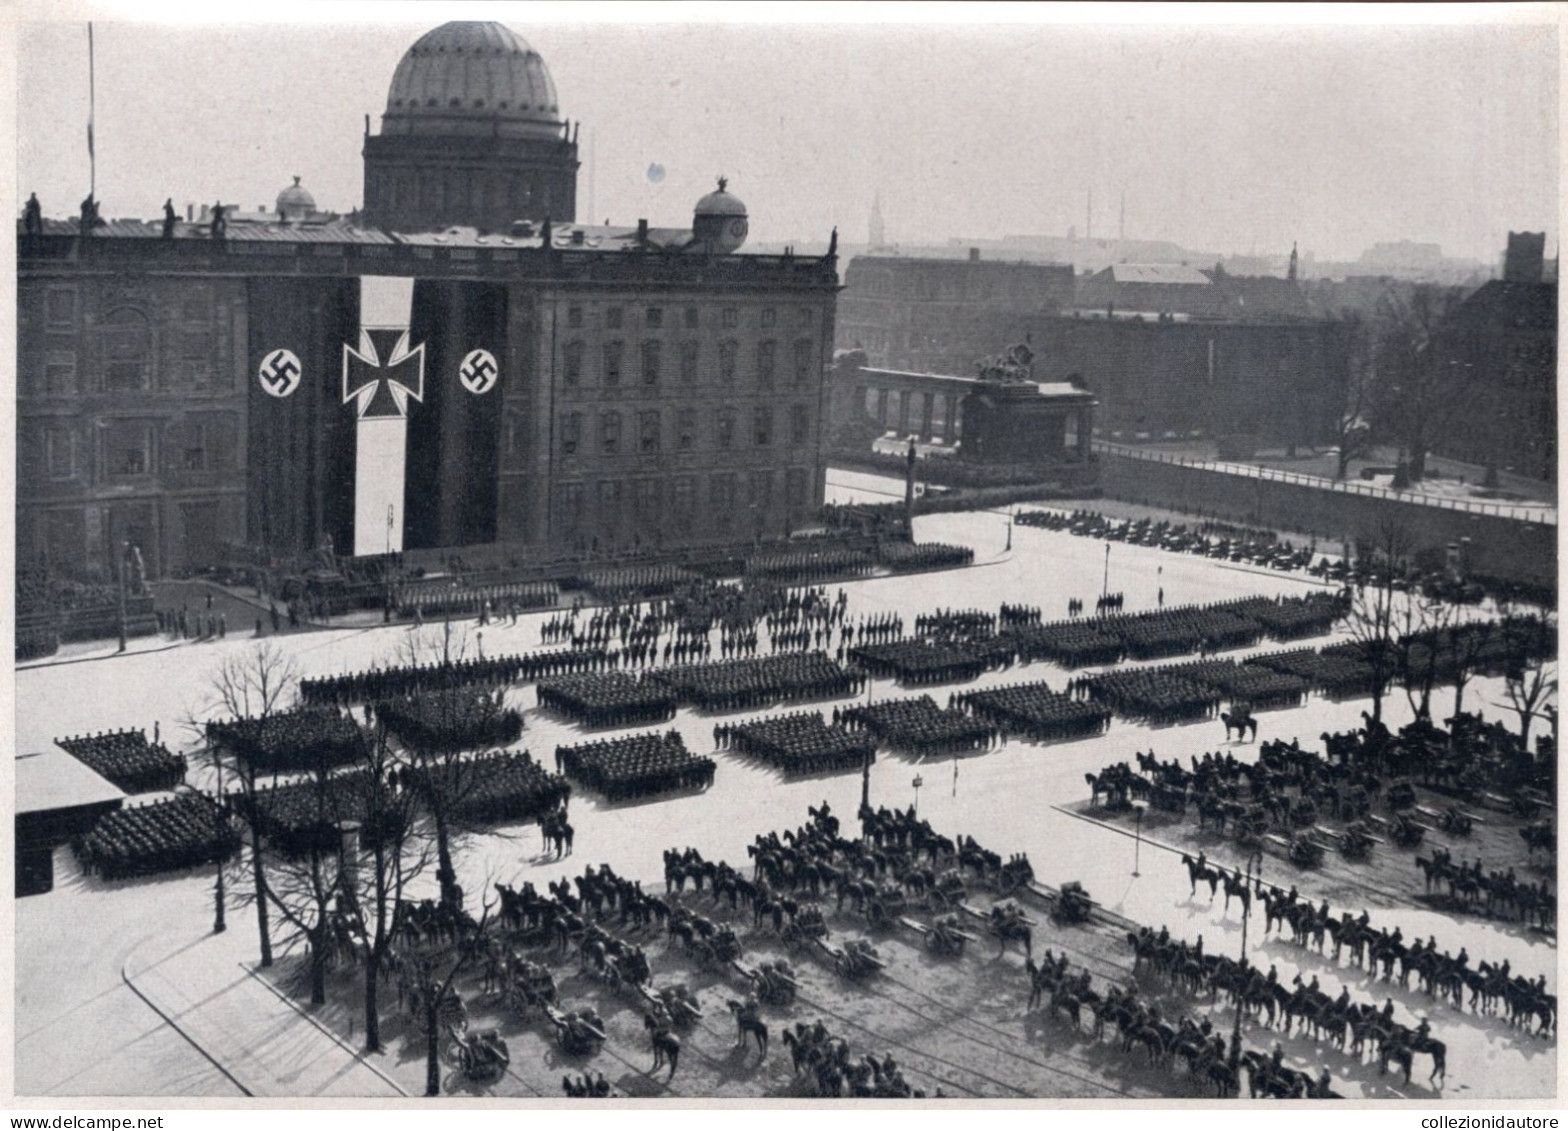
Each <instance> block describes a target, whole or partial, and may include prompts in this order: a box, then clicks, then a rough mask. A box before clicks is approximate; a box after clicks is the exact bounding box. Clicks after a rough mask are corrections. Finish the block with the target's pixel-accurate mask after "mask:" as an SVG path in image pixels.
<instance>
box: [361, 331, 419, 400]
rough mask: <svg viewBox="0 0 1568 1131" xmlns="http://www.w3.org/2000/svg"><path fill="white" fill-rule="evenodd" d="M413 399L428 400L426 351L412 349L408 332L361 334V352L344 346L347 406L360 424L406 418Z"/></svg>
mask: <svg viewBox="0 0 1568 1131" xmlns="http://www.w3.org/2000/svg"><path fill="white" fill-rule="evenodd" d="M409 397H413V398H414V399H415V400H416V401H420V402H423V401H424V399H425V347H424V345H423V343H421V344H420V345H418V346H415V347H414V348H413V349H409V348H408V331H407V330H398V329H391V330H387V329H378V330H361V331H360V332H359V348H358V349H357V350H356V349H355V348H354V347H353V346H350V345H347V344H345V345H344V346H343V403H344V404H348V403H349V402H350V401H355V402H356V403H357V407H358V410H359V419H360V420H372V419H378V418H379V419H386V418H392V419H400V418H403V417H406V416H407V415H408V398H409Z"/></svg>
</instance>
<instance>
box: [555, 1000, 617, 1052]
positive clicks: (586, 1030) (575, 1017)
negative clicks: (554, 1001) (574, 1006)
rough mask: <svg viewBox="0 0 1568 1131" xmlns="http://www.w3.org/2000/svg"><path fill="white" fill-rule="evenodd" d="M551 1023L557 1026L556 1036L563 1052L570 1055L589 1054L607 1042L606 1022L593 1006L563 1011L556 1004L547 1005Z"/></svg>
mask: <svg viewBox="0 0 1568 1131" xmlns="http://www.w3.org/2000/svg"><path fill="white" fill-rule="evenodd" d="M546 1013H547V1014H548V1015H549V1018H550V1023H551V1024H552V1025H554V1026H555V1037H556V1040H557V1041H558V1042H559V1043H560V1045H561V1049H562V1051H563V1052H565V1053H567V1054H568V1055H570V1056H588V1055H590V1054H592V1053H596V1052H598V1051H599V1046H600V1045H602V1044H604V1042H605V1036H606V1035H605V1031H604V1023H603V1022H602V1021H600V1020H599V1015H598V1014H597V1013H596V1012H594V1009H593V1007H592V1006H588V1007H586V1008H584V1009H582V1010H573V1011H571V1012H570V1013H563V1012H562V1011H561V1010H559V1009H557V1008H555V1007H554V1006H547V1007H546Z"/></svg>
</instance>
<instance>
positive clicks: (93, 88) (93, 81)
mask: <svg viewBox="0 0 1568 1131" xmlns="http://www.w3.org/2000/svg"><path fill="white" fill-rule="evenodd" d="M97 101H98V100H97V76H96V75H95V74H94V73H93V25H92V21H91V20H89V21H88V22H87V195H88V196H89V197H90V198H92V199H94V200H96V199H97V198H98V155H97V153H96V152H95V151H94V149H93V110H94V108H95V107H96V105H97Z"/></svg>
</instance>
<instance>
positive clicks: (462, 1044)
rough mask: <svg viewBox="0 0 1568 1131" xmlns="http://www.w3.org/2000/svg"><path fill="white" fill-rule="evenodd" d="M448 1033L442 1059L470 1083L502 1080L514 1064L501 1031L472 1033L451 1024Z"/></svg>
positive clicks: (486, 1030) (484, 1030)
mask: <svg viewBox="0 0 1568 1131" xmlns="http://www.w3.org/2000/svg"><path fill="white" fill-rule="evenodd" d="M447 1033H448V1034H449V1037H448V1039H447V1042H446V1044H445V1045H444V1046H443V1047H442V1050H441V1054H442V1058H443V1059H444V1060H445V1061H446V1062H447V1063H448V1064H450V1065H451V1066H452V1067H453V1068H456V1069H457V1070H458V1071H459V1072H461V1073H462V1074H463V1075H464V1076H465V1077H466V1078H468V1079H469V1080H473V1081H475V1082H476V1083H481V1084H484V1083H490V1082H492V1081H495V1080H499V1079H500V1078H501V1076H502V1074H504V1073H505V1072H506V1068H507V1065H509V1064H511V1063H512V1057H511V1054H510V1053H509V1052H508V1051H507V1048H506V1039H505V1038H504V1037H502V1036H501V1034H500V1031H499V1030H496V1029H478V1030H475V1031H474V1032H472V1033H469V1032H464V1031H463V1030H462V1029H460V1028H459V1027H457V1026H456V1025H450V1026H448V1027H447Z"/></svg>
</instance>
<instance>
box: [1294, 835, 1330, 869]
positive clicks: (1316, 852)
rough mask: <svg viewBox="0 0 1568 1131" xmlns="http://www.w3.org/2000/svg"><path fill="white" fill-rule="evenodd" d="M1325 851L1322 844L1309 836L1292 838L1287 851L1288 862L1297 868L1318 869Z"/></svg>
mask: <svg viewBox="0 0 1568 1131" xmlns="http://www.w3.org/2000/svg"><path fill="white" fill-rule="evenodd" d="M1325 851H1327V850H1326V849H1325V848H1324V846H1323V844H1322V843H1321V842H1319V841H1316V840H1313V839H1312V838H1311V837H1310V836H1298V837H1293V838H1292V839H1291V842H1290V848H1289V849H1288V852H1289V856H1290V862H1291V863H1292V864H1294V865H1295V866H1296V867H1298V868H1317V867H1320V866H1321V865H1322V863H1323V854H1324V852H1325Z"/></svg>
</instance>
